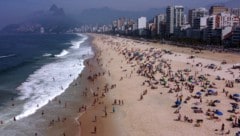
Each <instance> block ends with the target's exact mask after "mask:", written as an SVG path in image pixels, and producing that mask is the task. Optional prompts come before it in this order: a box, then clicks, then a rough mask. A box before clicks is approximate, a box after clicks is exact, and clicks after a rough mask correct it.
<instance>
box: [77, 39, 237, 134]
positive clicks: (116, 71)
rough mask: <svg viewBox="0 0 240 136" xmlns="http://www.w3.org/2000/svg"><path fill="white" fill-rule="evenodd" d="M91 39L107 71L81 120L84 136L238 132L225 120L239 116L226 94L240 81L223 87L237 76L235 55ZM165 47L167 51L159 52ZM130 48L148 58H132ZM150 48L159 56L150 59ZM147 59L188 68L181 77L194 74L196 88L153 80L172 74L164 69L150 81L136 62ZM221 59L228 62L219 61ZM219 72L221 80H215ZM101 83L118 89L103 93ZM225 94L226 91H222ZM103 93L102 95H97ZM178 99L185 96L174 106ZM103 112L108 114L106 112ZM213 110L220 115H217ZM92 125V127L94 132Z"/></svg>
mask: <svg viewBox="0 0 240 136" xmlns="http://www.w3.org/2000/svg"><path fill="white" fill-rule="evenodd" d="M93 37H94V41H93V43H94V48H95V49H96V56H95V58H94V59H96V60H98V62H99V65H100V67H101V68H102V70H103V71H105V72H107V73H109V74H106V75H105V76H103V78H104V80H105V81H104V82H105V83H104V82H102V83H103V85H102V86H100V85H99V86H98V87H99V88H100V89H99V90H98V91H96V93H97V94H98V95H100V96H97V98H98V100H99V101H98V104H95V105H94V106H92V107H90V108H89V110H87V112H86V113H85V114H83V116H81V118H80V121H81V125H82V126H81V129H82V131H81V133H82V135H83V136H88V135H103V136H112V135H119V136H127V135H129V136H134V135H137V136H141V135H142V136H145V135H152V136H156V135H165V136H166V135H199V136H202V135H222V134H224V135H228V134H229V135H234V134H235V133H236V132H237V130H238V128H237V127H235V128H232V122H234V121H231V120H230V121H228V120H227V119H229V117H233V118H234V117H236V118H238V116H239V110H238V109H236V110H235V111H234V113H232V112H230V111H229V110H231V104H230V103H234V102H235V101H234V100H233V99H230V98H229V95H230V94H234V93H239V91H238V90H237V88H239V84H236V83H234V87H226V81H227V80H229V81H233V80H234V79H235V78H237V77H239V70H233V69H231V67H232V65H233V64H235V63H238V62H239V56H238V55H236V54H229V53H217V52H211V51H201V52H200V53H195V52H194V51H193V50H192V49H190V48H180V47H174V46H169V45H160V44H153V43H147V42H139V41H133V40H129V39H124V38H119V37H111V36H103V35H93ZM151 48H152V49H151ZM163 50H167V51H171V52H170V53H168V52H164V53H162V51H163ZM124 51H126V52H124ZM129 52H131V53H134V52H138V53H139V54H142V53H143V56H146V58H145V59H144V58H143V60H136V58H134V59H135V60H134V59H132V60H131V55H132V54H130V55H127V53H129ZM154 52H155V53H156V52H157V53H159V54H155V56H157V57H155V58H151V57H152V56H154V55H153V54H154ZM124 54H125V55H124ZM158 55H159V56H158ZM193 55H194V57H193V58H192V59H190V56H193ZM147 56H149V58H147ZM151 60H152V61H153V62H154V63H152V64H153V65H155V66H156V64H157V63H156V62H161V60H166V62H167V63H166V64H168V63H169V64H170V65H171V66H170V67H171V71H172V73H173V72H177V71H179V70H182V71H184V70H186V69H189V71H188V72H185V75H186V77H189V76H190V75H193V77H194V79H195V80H196V81H195V82H197V83H195V84H193V85H194V86H195V87H194V89H193V90H192V91H191V90H190V89H189V88H188V86H185V85H184V83H182V85H179V86H180V88H181V89H180V90H179V91H177V87H176V84H175V83H174V82H170V81H169V82H168V83H167V85H165V86H164V85H160V82H159V83H156V81H160V80H161V78H162V76H163V75H164V74H165V76H164V77H165V78H168V76H170V75H167V74H166V73H167V69H165V71H166V72H165V73H164V72H163V73H160V72H159V73H156V74H155V73H154V78H153V80H151V79H150V80H149V78H148V77H147V76H146V75H145V76H143V75H141V74H139V73H138V70H139V66H140V65H141V64H144V63H147V62H151ZM223 60H225V61H226V62H227V64H221V63H222V61H223ZM198 63H202V64H201V65H202V67H200V66H196V65H197V64H198ZM209 64H214V65H216V67H218V68H215V69H211V68H208V67H204V66H206V65H209ZM219 67H221V68H219ZM163 71H164V70H163ZM229 71H231V72H232V73H231V72H229ZM94 72H95V71H94ZM95 73H96V72H95ZM200 75H204V77H206V78H207V79H208V80H209V82H210V84H211V85H212V86H208V87H205V89H203V87H202V86H201V85H200V84H203V82H202V83H200V81H197V77H198V76H200ZM217 76H220V77H221V78H225V79H224V80H222V79H221V80H216V77H217ZM155 79H157V80H155ZM97 82H98V80H97ZM149 82H150V83H149ZM144 83H145V84H144ZM147 83H149V85H147ZM104 84H108V85H109V88H111V87H110V86H111V85H116V87H113V89H109V91H107V92H106V90H105V89H104ZM170 88H172V89H173V90H174V91H173V92H172V93H169V92H170V91H169V90H170ZM210 89H211V90H214V91H217V92H218V94H217V95H210V94H209V95H207V91H208V90H210ZM223 89H224V90H225V91H224V92H223ZM200 90H202V91H201V97H198V96H197V94H200V93H197V92H199V91H200ZM226 92H228V93H227V94H226ZM102 93H104V95H105V97H102V96H101V94H102ZM178 98H179V99H182V100H181V101H184V100H185V101H186V103H184V102H185V101H184V102H183V104H181V105H180V106H179V107H176V108H173V105H175V101H176V100H177V99H178ZM215 100H217V102H216V104H215V103H214V105H213V106H212V105H211V104H212V103H210V102H212V101H215ZM122 101H123V103H122ZM105 110H106V112H107V115H106V116H105ZM216 110H217V111H220V112H221V113H223V115H216V114H217V113H216V112H215V111H216ZM176 111H177V112H176ZM211 113H213V115H211ZM215 113H216V114H215ZM210 115H211V116H210ZM236 118H235V119H236ZM233 120H234V119H233ZM223 124H224V126H223ZM94 129H96V132H95V130H94Z"/></svg>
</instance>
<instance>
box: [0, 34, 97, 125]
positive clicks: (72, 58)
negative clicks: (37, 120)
mask: <svg viewBox="0 0 240 136" xmlns="http://www.w3.org/2000/svg"><path fill="white" fill-rule="evenodd" d="M89 45H90V42H89V38H88V36H86V35H82V34H31V35H30V34H16V35H0V120H2V121H3V122H4V124H11V123H12V122H13V118H14V117H15V118H16V119H17V120H20V119H22V118H26V117H28V116H30V115H32V114H34V113H35V112H36V111H37V110H38V109H40V108H41V107H43V106H44V105H46V104H47V103H48V102H49V101H50V100H52V99H54V98H55V97H56V96H58V95H60V94H62V93H63V92H64V91H65V90H66V89H67V88H68V86H69V85H70V83H71V82H72V81H73V80H74V79H76V78H77V77H78V75H79V74H80V73H81V71H82V70H83V68H84V64H83V62H84V60H85V59H87V58H90V57H91V56H92V55H93V53H92V49H91V46H89Z"/></svg>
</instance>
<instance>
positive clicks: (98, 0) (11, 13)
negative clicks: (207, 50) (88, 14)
mask: <svg viewBox="0 0 240 136" xmlns="http://www.w3.org/2000/svg"><path fill="white" fill-rule="evenodd" d="M171 1H172V2H171ZM226 1H229V0H0V28H1V27H3V26H4V25H6V24H9V23H17V22H19V21H21V20H24V17H26V15H29V14H31V13H32V12H34V11H39V10H47V9H48V8H49V7H50V6H51V5H52V4H56V5H57V6H59V7H62V8H64V10H65V12H66V13H68V14H72V13H75V14H76V13H77V12H81V10H83V9H88V8H98V7H110V8H114V9H120V10H146V9H149V8H161V7H165V6H167V5H169V4H171V3H174V4H175V5H183V6H187V7H200V6H205V5H210V4H212V3H220V2H226Z"/></svg>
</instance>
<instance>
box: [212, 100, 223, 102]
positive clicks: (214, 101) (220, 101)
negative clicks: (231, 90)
mask: <svg viewBox="0 0 240 136" xmlns="http://www.w3.org/2000/svg"><path fill="white" fill-rule="evenodd" d="M213 102H214V103H220V102H221V101H220V100H214V101H213Z"/></svg>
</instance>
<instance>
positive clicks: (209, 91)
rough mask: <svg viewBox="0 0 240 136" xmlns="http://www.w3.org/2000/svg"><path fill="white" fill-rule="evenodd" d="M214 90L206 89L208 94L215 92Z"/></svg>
mask: <svg viewBox="0 0 240 136" xmlns="http://www.w3.org/2000/svg"><path fill="white" fill-rule="evenodd" d="M215 92H216V91H214V90H208V93H209V94H213V93H215Z"/></svg>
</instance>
